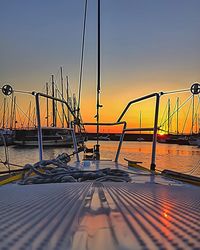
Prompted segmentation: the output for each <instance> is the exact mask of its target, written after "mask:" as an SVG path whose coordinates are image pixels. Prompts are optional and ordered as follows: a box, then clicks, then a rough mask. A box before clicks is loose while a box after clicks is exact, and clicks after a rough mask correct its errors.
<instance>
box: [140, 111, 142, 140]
mask: <svg viewBox="0 0 200 250" xmlns="http://www.w3.org/2000/svg"><path fill="white" fill-rule="evenodd" d="M141 127H142V112H141V111H140V135H141Z"/></svg>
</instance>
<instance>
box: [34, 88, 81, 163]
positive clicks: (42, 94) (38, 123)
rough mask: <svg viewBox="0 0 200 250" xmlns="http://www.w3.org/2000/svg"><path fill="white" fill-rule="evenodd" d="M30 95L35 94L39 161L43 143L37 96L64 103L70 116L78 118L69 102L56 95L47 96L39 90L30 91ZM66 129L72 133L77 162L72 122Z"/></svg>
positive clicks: (77, 156)
mask: <svg viewBox="0 0 200 250" xmlns="http://www.w3.org/2000/svg"><path fill="white" fill-rule="evenodd" d="M32 95H34V96H35V102H36V116H37V125H38V147H39V159H40V161H41V160H42V159H43V143H42V127H41V119H40V101H39V97H40V96H42V97H46V98H49V99H52V100H55V101H58V102H61V103H64V104H65V105H66V106H67V108H68V109H69V111H70V113H71V114H72V116H73V117H74V120H75V121H78V118H77V117H76V115H75V114H74V113H73V111H72V109H71V108H70V106H69V104H68V103H67V102H66V101H65V100H61V99H59V98H57V97H53V96H49V95H47V94H44V93H40V92H38V93H37V92H32ZM66 129H67V130H69V131H71V135H72V140H73V146H74V150H75V152H76V159H77V161H78V162H79V161H80V160H79V155H78V148H77V141H76V136H75V132H74V128H73V127H72V123H70V128H66Z"/></svg>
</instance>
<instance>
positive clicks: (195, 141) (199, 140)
mask: <svg viewBox="0 0 200 250" xmlns="http://www.w3.org/2000/svg"><path fill="white" fill-rule="evenodd" d="M188 142H189V144H190V145H192V146H200V136H194V137H190V138H189V140H188Z"/></svg>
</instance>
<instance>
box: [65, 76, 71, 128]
mask: <svg viewBox="0 0 200 250" xmlns="http://www.w3.org/2000/svg"><path fill="white" fill-rule="evenodd" d="M66 80H67V81H66V84H67V103H68V104H69V105H70V101H69V81H68V76H66ZM70 107H71V105H70ZM67 123H68V128H69V124H70V113H69V109H67Z"/></svg>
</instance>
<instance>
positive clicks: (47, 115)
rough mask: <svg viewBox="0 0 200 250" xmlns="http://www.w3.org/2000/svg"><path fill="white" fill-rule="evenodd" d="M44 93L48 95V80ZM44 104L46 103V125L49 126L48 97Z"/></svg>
mask: <svg viewBox="0 0 200 250" xmlns="http://www.w3.org/2000/svg"><path fill="white" fill-rule="evenodd" d="M46 94H47V95H49V87H48V82H47V83H46ZM46 104H47V113H46V119H47V127H49V99H48V98H47V100H46ZM33 121H34V119H33Z"/></svg>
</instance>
